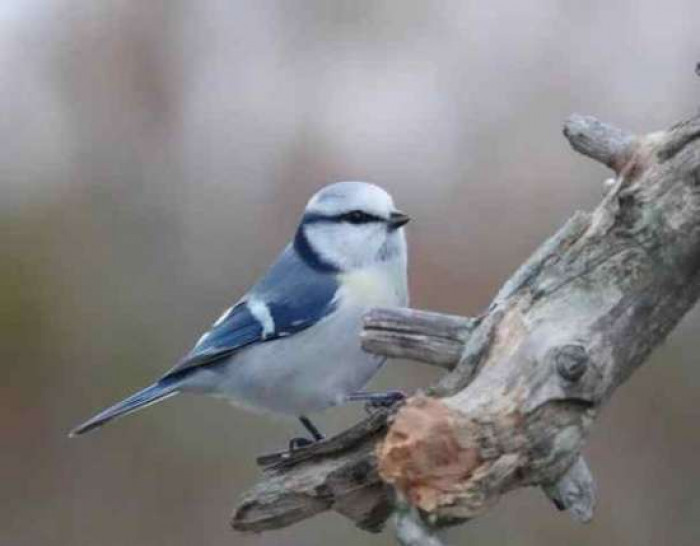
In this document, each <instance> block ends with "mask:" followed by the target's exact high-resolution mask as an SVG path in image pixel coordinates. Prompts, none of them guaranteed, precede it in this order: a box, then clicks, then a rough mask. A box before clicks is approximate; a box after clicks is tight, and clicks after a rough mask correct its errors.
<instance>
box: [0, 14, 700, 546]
mask: <svg viewBox="0 0 700 546" xmlns="http://www.w3.org/2000/svg"><path fill="white" fill-rule="evenodd" d="M699 18H700V3H698V2H697V0H686V1H682V0H669V1H666V2H663V3H661V2H653V1H652V0H646V1H632V0H627V1H621V0H615V1H602V0H597V1H588V2H561V1H560V2H557V1H554V0H540V1H519V2H508V1H505V0H496V1H490V2H485V1H484V2H475V1H439V2H438V1H433V2H426V1H414V0H412V1H408V0H393V1H379V0H372V1H359V0H354V1H347V2H341V1H328V0H288V1H287V0H278V1H270V0H263V1H260V0H256V1H253V0H250V1H236V0H198V1H196V2H194V1H190V2H186V1H184V0H172V1H169V2H144V1H141V0H115V1H106V2H75V1H69V0H3V1H2V3H1V4H0V142H1V143H2V145H1V146H0V228H1V229H2V237H0V240H1V241H2V252H1V253H0V256H1V258H2V261H3V264H2V265H3V267H1V268H0V309H1V310H2V312H1V313H0V320H1V323H0V336H2V343H1V345H0V346H1V347H2V355H1V356H2V364H3V380H2V381H0V399H1V400H2V403H1V404H0V408H1V410H0V431H1V432H2V448H1V449H0V504H1V505H0V544H3V545H12V546H24V545H27V546H29V545H31V546H37V545H40V544H66V545H69V544H70V545H76V546H79V545H96V544H99V545H105V546H110V545H126V544H129V545H131V544H134V545H167V546H178V545H192V544H217V545H218V544H222V545H223V544H240V545H290V546H291V545H315V544H329V543H333V544H337V545H338V546H341V545H350V544H372V545H379V544H392V538H391V536H390V535H389V534H388V533H385V534H384V535H380V536H370V535H365V534H362V533H360V532H359V531H357V530H355V529H354V528H353V527H352V526H351V525H350V524H349V523H347V522H346V521H345V520H343V519H342V518H340V517H339V516H336V515H323V516H320V517H316V518H314V519H313V520H310V521H307V522H305V523H303V524H301V525H297V526H295V527H293V528H290V529H286V530H284V531H281V532H276V533H269V534H265V535H262V536H240V535H236V534H233V533H232V532H231V531H230V530H229V529H228V526H227V521H228V517H229V512H230V510H231V508H232V506H233V505H234V503H235V500H236V498H237V496H238V495H239V494H240V493H241V492H242V491H243V490H244V489H246V488H247V487H248V486H249V485H251V484H252V483H253V482H254V481H255V479H256V476H257V469H256V467H255V465H254V462H253V461H254V457H255V456H256V455H257V454H259V453H261V452H265V451H269V450H273V449H277V448H279V447H281V446H283V445H284V443H285V441H286V440H287V439H288V437H289V436H290V435H291V434H292V433H294V432H296V428H295V425H294V424H293V423H286V422H283V421H274V420H270V419H268V418H264V417H260V416H255V415H249V414H244V413H242V412H241V411H238V410H236V409H233V408H230V407H228V406H227V405H225V404H223V403H220V402H215V401H210V400H204V399H192V398H186V397H183V398H180V399H175V400H171V401H168V402H166V403H164V404H163V405H161V406H157V407H154V408H152V409H150V410H147V411H146V412H144V413H142V414H140V415H139V416H138V417H133V418H129V419H125V420H124V421H121V422H119V423H118V424H115V425H114V426H111V427H109V428H107V429H104V430H103V431H102V432H100V433H97V434H94V435H90V436H87V437H84V438H81V439H78V440H69V439H68V438H66V435H65V433H66V432H67V430H68V429H69V428H70V427H71V426H72V425H74V424H76V423H77V422H78V421H80V420H82V419H84V418H86V417H88V416H89V415H90V414H91V413H92V412H94V411H96V410H98V409H100V408H101V407H103V406H105V405H106V404H108V403H111V402H114V401H116V400H118V399H120V398H121V397H123V396H125V395H126V394H128V393H130V392H131V391H133V390H135V389H136V388H138V387H141V386H143V385H145V384H146V383H147V382H149V381H150V380H151V379H152V378H154V377H155V376H157V375H158V374H159V373H161V372H163V371H164V370H166V369H167V368H168V367H169V366H170V365H172V364H173V363H174V361H175V360H176V359H177V358H178V357H179V356H181V355H182V354H183V353H184V352H185V351H186V350H187V349H188V348H189V346H190V345H191V344H192V343H193V341H194V340H196V339H197V337H198V336H199V334H200V333H201V331H202V330H203V329H204V328H205V327H206V325H207V324H209V322H210V321H211V320H212V319H213V318H215V317H216V316H218V314H219V313H220V312H221V311H222V310H223V309H224V308H225V307H227V306H228V305H229V303H230V302H232V301H233V300H235V299H236V298H237V297H238V296H240V295H241V294H242V292H243V291H244V290H245V289H246V287H247V286H248V285H249V284H250V283H251V282H252V281H253V280H254V279H255V278H256V277H257V276H258V275H259V274H260V273H261V272H262V271H263V270H264V269H265V267H266V265H267V264H268V263H269V262H270V261H271V260H272V258H273V257H274V256H275V255H276V253H277V252H278V250H279V249H280V248H281V247H282V246H283V244H284V243H285V241H286V239H287V238H288V237H289V236H290V235H291V233H292V232H293V229H294V226H295V223H296V222H297V219H298V217H299V214H300V212H301V209H302V208H303V205H304V203H305V201H306V200H307V199H308V197H309V195H310V194H311V193H312V192H314V191H315V190H316V189H317V188H319V187H320V186H321V185H323V184H325V183H327V182H330V181H335V180H340V179H365V180H370V181H374V182H376V183H379V184H381V185H383V186H385V187H386V188H387V189H389V190H390V191H391V192H392V193H393V194H394V195H395V197H396V199H397V202H398V203H399V205H400V206H401V207H402V208H404V209H405V210H406V211H408V212H410V213H411V214H412V216H413V217H414V219H415V220H414V223H412V224H410V226H409V228H408V236H409V244H410V251H411V268H410V277H411V289H412V294H413V304H414V306H416V307H422V308H430V309H435V310H440V311H446V312H454V313H462V314H475V313H478V312H479V311H480V310H481V309H482V308H483V307H484V306H485V305H486V304H487V303H488V302H489V300H490V298H491V297H492V295H493V294H494V291H495V290H496V289H497V288H498V287H499V286H500V284H501V283H502V282H503V281H504V280H505V279H506V278H507V277H508V275H509V274H510V273H511V272H512V271H513V269H514V268H515V267H517V266H518V265H519V263H520V262H521V261H522V260H523V259H524V258H525V257H527V256H528V254H529V253H530V252H532V250H533V249H534V248H535V247H536V246H537V245H538V244H539V243H540V242H541V241H542V240H543V239H544V238H545V237H547V236H548V235H550V234H551V233H552V232H553V231H554V230H555V229H556V228H557V227H558V226H559V225H561V224H562V223H563V222H564V221H565V220H566V219H567V218H568V217H569V216H570V215H571V214H572V213H573V212H574V211H575V210H576V209H579V208H580V209H591V208H592V207H593V206H595V204H596V203H597V202H598V200H599V199H600V197H601V193H602V186H601V184H602V181H603V180H604V178H606V177H607V176H609V174H608V172H606V171H605V170H604V169H603V168H602V167H600V166H598V165H596V164H594V163H593V162H592V161H588V160H585V159H584V158H582V157H580V156H577V155H575V154H574V153H573V152H572V151H570V150H569V148H568V146H567V144H566V142H565V140H564V139H563V138H562V137H561V134H560V133H561V123H562V120H563V119H564V118H565V116H566V115H568V114H569V113H571V112H574V111H579V112H582V113H590V114H595V115H597V116H599V117H601V118H602V119H605V120H608V121H611V122H614V123H616V124H618V125H620V126H622V127H625V128H628V129H631V130H635V131H640V132H644V131H651V130H655V129H658V128H663V127H666V126H668V125H670V124H671V123H673V122H675V121H678V120H680V119H682V118H683V117H685V116H688V115H689V114H691V113H693V112H694V111H696V109H697V107H698V103H700V100H699V99H700V80H699V79H698V78H697V76H695V74H694V72H693V69H694V66H695V63H696V62H697V61H699V60H700V47H699V46H700V32H698V21H699ZM699 323H700V315H699V314H698V312H697V311H694V312H692V313H691V314H690V315H689V316H688V317H687V319H686V320H685V321H684V323H683V324H681V325H680V327H679V328H677V329H676V331H675V332H674V333H673V335H672V336H671V338H670V339H669V341H668V343H667V344H666V345H665V346H664V347H663V348H661V349H660V350H659V351H657V352H656V353H655V355H654V357H653V359H652V361H651V362H650V363H649V365H648V366H646V367H645V368H643V369H642V370H641V371H640V372H639V373H638V374H636V375H635V376H634V378H633V379H632V380H631V381H630V382H629V384H628V385H626V386H625V387H624V388H623V389H622V390H621V391H620V392H619V394H618V396H616V398H615V399H614V400H613V401H612V403H611V404H610V406H609V407H608V408H607V409H606V411H605V413H604V415H603V417H602V419H601V421H600V423H599V424H598V426H597V427H596V429H595V431H594V434H593V435H592V437H591V440H590V442H589V445H588V447H587V449H586V454H587V456H588V459H589V461H590V462H591V464H592V466H593V468H594V470H595V473H596V475H597V477H598V481H599V485H600V504H599V507H598V511H597V516H596V519H595V521H594V522H593V523H592V524H590V525H588V526H579V525H576V524H574V523H573V522H571V521H570V520H569V519H568V518H567V517H566V516H564V515H560V514H559V513H557V512H556V511H555V510H554V509H553V508H552V507H551V506H550V505H549V504H548V502H547V501H546V500H545V499H544V497H543V496H542V494H541V493H540V492H538V491H535V490H527V491H520V492H518V493H516V494H513V495H509V496H508V497H507V498H506V499H504V501H503V502H502V503H501V504H500V505H498V506H497V507H496V508H495V509H494V510H493V511H491V512H490V513H489V514H488V515H486V516H485V517H483V518H480V519H479V520H477V521H475V522H473V523H471V524H469V525H466V526H463V527H460V528H458V529H456V530H452V531H450V532H449V536H448V538H449V540H450V542H451V543H452V544H469V545H470V546H478V545H500V544H503V545H505V544H517V545H523V546H527V545H538V546H543V545H549V544H562V543H565V544H580V545H593V544H595V545H603V544H616V545H635V546H641V545H656V544H658V543H660V542H662V541H663V542H666V543H669V544H674V546H683V545H686V546H691V545H696V544H698V534H699V532H698V528H697V527H698V525H697V519H698V517H700V499H698V498H697V497H696V495H695V492H696V491H697V489H698V483H700V471H699V470H698V465H697V460H696V453H697V450H698V448H700V438H699V437H698V432H697V431H698V427H697V422H698V417H700V414H699V411H698V408H697V405H696V400H697V397H698V393H699V392H700V374H699V373H698V365H697V353H698V334H697V332H698V327H699V326H700V324H699ZM436 373H437V372H436V371H434V370H432V369H426V368H424V367H421V366H420V365H417V364H410V363H405V364H404V363H393V364H390V365H389V366H388V367H387V368H386V369H385V370H384V371H383V372H382V374H381V377H379V378H378V380H377V381H376V382H375V384H374V386H376V387H382V386H383V387H387V386H393V387H403V388H412V387H415V386H419V385H423V384H426V383H427V382H429V381H431V380H432V379H434V378H435V376H436ZM361 414H362V412H361V410H360V409H359V408H345V409H341V410H337V411H332V412H329V413H328V414H326V415H324V416H323V417H322V418H321V422H322V424H323V426H324V427H325V428H326V429H327V430H329V431H334V430H339V429H340V428H341V427H343V426H345V425H347V424H349V423H351V422H352V421H353V420H356V419H358V418H359V417H360V416H361Z"/></svg>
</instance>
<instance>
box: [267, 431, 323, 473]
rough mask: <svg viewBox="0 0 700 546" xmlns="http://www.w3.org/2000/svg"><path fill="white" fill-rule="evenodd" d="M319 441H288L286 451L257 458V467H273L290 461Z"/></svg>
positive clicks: (298, 439) (299, 438)
mask: <svg viewBox="0 0 700 546" xmlns="http://www.w3.org/2000/svg"><path fill="white" fill-rule="evenodd" d="M318 442H320V440H312V439H310V438H303V437H298V438H292V439H291V440H289V445H288V447H287V450H286V451H278V452H276V453H266V454H264V455H260V456H258V458H257V459H256V460H257V463H258V466H261V467H263V468H265V467H270V466H275V465H277V464H279V463H282V462H284V461H288V460H289V459H291V458H292V457H293V456H294V455H295V454H296V453H298V452H300V451H303V450H304V449H306V448H308V447H311V446H312V445H314V444H317V443H318Z"/></svg>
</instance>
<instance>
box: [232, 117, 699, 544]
mask: <svg viewBox="0 0 700 546" xmlns="http://www.w3.org/2000/svg"><path fill="white" fill-rule="evenodd" d="M564 134H565V136H566V137H567V138H568V139H569V142H570V143H571V145H572V146H573V148H574V149H576V150H577V151H579V152H581V153H583V154H585V155H587V156H589V157H591V158H593V159H595V160H597V161H600V162H601V163H603V164H605V165H607V166H609V167H610V168H612V169H613V170H614V171H615V178H614V183H613V184H611V185H610V186H609V191H608V193H607V195H606V196H605V197H604V199H603V200H602V202H601V203H600V204H599V206H598V207H597V208H596V209H595V210H594V211H593V212H592V213H583V212H578V213H576V214H575V215H574V216H573V217H572V218H571V220H569V221H568V222H567V223H566V224H565V225H564V226H563V227H562V228H561V229H560V231H559V232H558V233H556V234H555V235H554V236H553V237H551V238H550V239H549V240H548V241H547V242H545V243H544V244H543V245H542V246H541V248H540V249H539V250H537V251H536V252H535V254H534V255H533V256H532V257H530V259H529V260H528V261H527V262H526V263H525V264H523V265H522V266H521V267H520V269H519V270H518V271H516V272H515V274H514V275H513V276H512V277H511V278H510V279H509V280H508V281H507V282H506V283H505V285H504V286H503V288H502V289H501V290H500V292H499V293H498V294H497V295H496V297H495V299H494V300H493V303H492V304H491V306H490V307H489V309H488V311H487V312H486V313H485V314H484V315H483V316H481V317H479V318H476V319H470V318H465V317H454V316H447V315H440V314H436V313H427V312H422V311H415V310H375V311H373V312H372V313H370V314H369V316H368V317H367V319H366V329H365V332H364V334H363V340H362V342H363V346H364V347H365V349H367V350H370V351H372V352H376V353H379V354H385V355H388V356H394V357H408V358H412V359H417V360H421V361H424V362H427V363H430V364H433V365H437V366H440V367H443V368H445V369H447V370H449V371H448V372H447V373H446V375H445V376H444V377H443V378H442V379H441V380H440V381H439V382H438V383H437V384H436V385H433V386H431V387H429V388H427V389H426V390H425V392H423V393H419V394H417V395H415V396H413V397H411V398H409V399H408V400H407V401H406V402H405V403H404V404H402V405H400V406H399V407H395V408H393V409H391V410H388V411H385V412H380V413H377V414H375V415H373V416H371V417H370V418H369V419H368V420H367V421H365V422H363V423H360V424H359V425H357V426H356V427H354V428H353V429H351V430H349V431H346V432H345V433H343V434H341V435H340V436H338V437H335V438H331V439H329V440H328V441H325V442H322V443H321V444H318V445H315V446H312V447H310V448H308V449H304V450H301V451H299V452H297V453H295V454H293V455H292V456H291V457H288V458H277V459H273V460H268V461H265V462H266V463H269V464H270V466H267V467H266V468H265V470H264V474H263V476H262V478H261V480H260V482H259V483H258V484H257V485H256V486H255V487H254V488H253V489H252V490H251V491H250V492H248V493H247V494H246V495H245V496H244V497H243V500H242V502H241V504H240V506H239V507H238V508H237V509H236V512H235V513H234V516H233V521H232V525H233V527H234V528H236V529H238V530H249V531H261V530H265V529H271V528H278V527H283V526H285V525H289V524H290V523H293V522H295V521H299V520H302V519H305V518H307V517H310V516H312V515H314V514H317V513H319V512H322V511H324V510H330V509H332V510H335V511H337V512H339V513H341V514H343V515H345V516H347V517H349V518H351V519H352V520H353V521H354V522H355V523H356V524H357V525H358V526H359V527H361V528H363V529H366V530H371V531H376V530H379V529H381V527H382V525H383V523H384V522H385V521H386V519H387V518H388V517H389V516H390V515H391V514H392V512H394V510H395V509H396V518H395V520H396V522H397V528H398V529H399V538H401V536H402V535H401V529H402V526H403V529H404V531H405V532H409V531H410V532H409V534H408V535H404V538H403V539H402V540H403V541H404V543H410V542H407V541H409V540H412V537H413V536H414V535H412V534H411V533H412V532H413V530H415V529H418V530H421V529H423V530H425V529H428V530H433V529H436V528H439V527H441V526H444V525H448V524H454V523H458V522H461V521H464V520H468V519H470V518H473V517H476V516H478V515H480V514H481V513H483V512H484V511H485V510H487V509H489V508H490V507H492V506H493V505H494V504H495V503H496V502H497V501H498V499H499V498H500V497H501V496H502V495H503V494H505V493H507V492H509V491H511V490H513V489H515V488H518V487H523V486H539V487H542V488H543V490H544V491H545V493H546V494H547V495H548V496H549V497H550V499H552V501H553V502H554V503H555V505H556V506H557V507H559V508H560V509H565V510H568V511H569V513H570V514H571V515H572V516H573V517H574V518H576V519H578V520H580V521H588V520H589V519H590V518H591V517H592V513H593V505H594V502H595V483H594V481H593V478H592V476H591V473H590V470H589V468H588V466H587V465H586V463H585V461H584V460H583V458H582V457H581V449H582V447H583V446H584V444H585V440H586V437H587V435H588V433H589V431H590V429H591V427H592V425H593V423H594V422H595V420H596V417H597V416H598V414H599V412H600V410H601V408H602V407H603V406H604V404H605V402H606V401H607V400H608V399H609V398H610V397H611V396H612V395H613V394H614V393H615V391H616V389H617V387H619V386H620V385H621V384H622V383H623V382H624V381H625V380H626V379H627V378H628V377H629V376H630V375H631V374H632V373H633V372H634V371H635V370H636V369H637V368H638V367H639V366H640V365H641V364H642V363H643V362H644V361H645V360H646V358H647V356H648V355H649V353H650V352H651V351H652V350H653V349H654V348H655V347H657V346H658V345H659V344H660V343H662V342H663V340H664V339H665V338H666V336H667V335H668V334H669V332H670V331H671V330H672V329H673V327H674V326H675V325H676V324H677V323H678V321H679V320H680V319H681V318H682V317H683V315H684V314H685V313H686V312H687V311H688V310H689V309H690V308H691V306H692V305H693V304H694V303H695V301H696V300H697V299H698V296H699V295H700V117H694V118H692V119H690V120H688V121H686V122H684V123H681V124H678V125H676V126H674V127H672V128H671V129H669V130H668V131H662V132H658V133H653V134H649V135H645V136H639V137H636V136H633V135H630V134H627V133H625V132H624V131H621V130H619V129H616V128H614V127H611V126H609V125H606V124H604V123H601V122H599V121H598V120H596V119H594V118H591V117H584V116H572V117H571V118H570V119H569V120H568V121H567V122H566V124H565V128H564ZM402 518H404V519H402ZM405 518H410V519H405ZM407 529H408V531H406V530H407ZM426 536H427V535H426ZM429 540H434V541H437V539H436V538H434V537H432V536H428V537H427V538H425V539H424V540H423V542H425V543H427V542H428V541H429ZM435 543H437V542H435Z"/></svg>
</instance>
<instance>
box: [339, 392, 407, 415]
mask: <svg viewBox="0 0 700 546" xmlns="http://www.w3.org/2000/svg"><path fill="white" fill-rule="evenodd" d="M405 398H406V395H405V394H404V393H403V392H401V391H386V392H354V393H352V394H350V395H348V397H347V398H346V400H347V401H348V402H364V403H365V409H366V410H367V411H368V412H371V411H373V410H376V409H380V408H390V407H391V406H393V405H394V404H396V403H397V402H401V401H402V400H404V399H405Z"/></svg>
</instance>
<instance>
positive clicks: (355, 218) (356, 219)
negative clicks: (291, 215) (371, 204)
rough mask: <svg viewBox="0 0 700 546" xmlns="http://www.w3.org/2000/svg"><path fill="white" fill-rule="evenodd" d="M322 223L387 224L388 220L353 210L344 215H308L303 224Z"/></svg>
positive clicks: (305, 216)
mask: <svg viewBox="0 0 700 546" xmlns="http://www.w3.org/2000/svg"><path fill="white" fill-rule="evenodd" d="M321 222H329V223H330V222H335V223H340V222H347V223H349V224H369V223H372V222H386V219H384V218H382V217H380V216H375V215H374V214H370V213H368V212H364V211H362V210H351V211H349V212H344V213H342V214H333V215H326V214H318V213H307V214H305V215H304V218H303V219H302V223H303V224H317V223H321Z"/></svg>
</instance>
